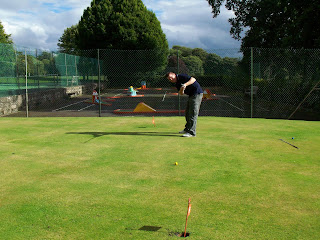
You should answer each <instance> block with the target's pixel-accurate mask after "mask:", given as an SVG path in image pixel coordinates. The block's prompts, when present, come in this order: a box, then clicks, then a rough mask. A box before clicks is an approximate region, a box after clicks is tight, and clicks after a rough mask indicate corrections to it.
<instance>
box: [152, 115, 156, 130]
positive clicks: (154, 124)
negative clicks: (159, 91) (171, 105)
mask: <svg viewBox="0 0 320 240" xmlns="http://www.w3.org/2000/svg"><path fill="white" fill-rule="evenodd" d="M152 123H153V126H154V127H155V126H156V123H155V121H154V116H153V117H152Z"/></svg>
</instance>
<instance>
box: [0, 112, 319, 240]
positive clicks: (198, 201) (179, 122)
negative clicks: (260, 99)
mask: <svg viewBox="0 0 320 240" xmlns="http://www.w3.org/2000/svg"><path fill="white" fill-rule="evenodd" d="M155 124H156V127H154V126H153V124H152V117H118V118H111V117H110V118H29V119H26V118H0V138H1V145H0V169H1V174H0V236H1V237H0V238H1V239H15V240H16V239H135V240H136V239H146V240H147V239H148V240H149V239H153V240H154V239H176V238H178V237H177V236H176V235H175V233H177V232H180V233H181V232H183V231H184V226H185V219H186V213H187V205H188V198H191V203H192V210H191V214H190V216H189V220H188V229H187V232H189V233H190V236H189V237H188V239H268V240H269V239H290V240H292V239H310V240H311V239H312V240H314V239H318V238H319V236H320V147H319V143H320V122H307V121H287V120H266V119H237V118H216V117H200V118H199V120H198V132H197V137H196V138H181V137H180V134H177V132H178V131H180V130H182V129H183V125H184V118H183V117H155ZM292 137H294V139H292ZM279 139H283V140H285V141H287V142H289V143H291V144H293V145H295V146H297V147H299V149H296V148H294V147H292V146H290V145H289V144H286V143H284V142H282V141H280V140H279ZM175 162H178V165H177V166H176V165H174V163H175ZM145 226H153V227H159V230H157V231H148V230H152V229H150V228H148V227H145ZM143 227H145V229H146V230H147V231H145V230H139V229H140V228H143ZM317 236H318V237H317Z"/></svg>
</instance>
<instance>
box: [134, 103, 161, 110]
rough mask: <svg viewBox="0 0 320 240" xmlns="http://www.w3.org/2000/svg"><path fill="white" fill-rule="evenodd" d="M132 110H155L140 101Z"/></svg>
mask: <svg viewBox="0 0 320 240" xmlns="http://www.w3.org/2000/svg"><path fill="white" fill-rule="evenodd" d="M133 112H156V110H155V109H153V108H152V107H150V106H149V105H147V104H145V103H144V102H140V103H138V105H137V106H136V108H135V109H134V110H133Z"/></svg>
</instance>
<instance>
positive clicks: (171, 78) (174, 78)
mask: <svg viewBox="0 0 320 240" xmlns="http://www.w3.org/2000/svg"><path fill="white" fill-rule="evenodd" d="M166 78H167V79H168V80H169V81H170V82H172V83H176V82H177V75H176V74H175V73H174V72H168V73H167V74H166Z"/></svg>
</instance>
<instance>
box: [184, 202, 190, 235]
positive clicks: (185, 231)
mask: <svg viewBox="0 0 320 240" xmlns="http://www.w3.org/2000/svg"><path fill="white" fill-rule="evenodd" d="M190 201H191V199H190V198H189V200H188V211H187V217H186V226H185V228H184V235H183V237H186V234H187V224H188V217H189V215H190V212H191V203H190Z"/></svg>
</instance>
